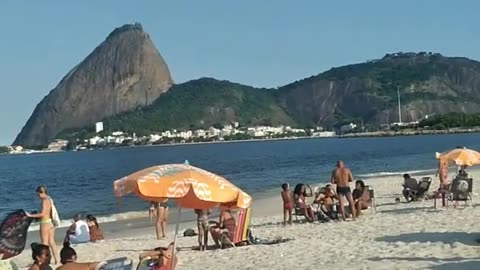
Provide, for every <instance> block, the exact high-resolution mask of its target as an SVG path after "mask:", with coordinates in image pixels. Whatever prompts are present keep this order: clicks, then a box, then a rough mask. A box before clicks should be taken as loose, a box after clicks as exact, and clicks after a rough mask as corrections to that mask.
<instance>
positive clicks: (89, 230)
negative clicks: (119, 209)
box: [63, 214, 103, 244]
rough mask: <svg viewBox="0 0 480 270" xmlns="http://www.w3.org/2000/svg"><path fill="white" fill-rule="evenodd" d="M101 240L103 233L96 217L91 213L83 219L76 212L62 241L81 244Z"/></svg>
mask: <svg viewBox="0 0 480 270" xmlns="http://www.w3.org/2000/svg"><path fill="white" fill-rule="evenodd" d="M101 240H103V233H102V231H101V229H100V226H99V225H98V222H97V218H96V217H94V216H93V215H87V218H86V220H83V219H82V215H80V214H76V215H75V216H74V217H73V223H72V225H71V226H70V227H69V228H68V230H67V234H66V236H65V239H64V241H63V242H64V243H69V244H83V243H88V242H96V241H101Z"/></svg>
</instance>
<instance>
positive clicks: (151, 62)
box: [13, 24, 173, 147]
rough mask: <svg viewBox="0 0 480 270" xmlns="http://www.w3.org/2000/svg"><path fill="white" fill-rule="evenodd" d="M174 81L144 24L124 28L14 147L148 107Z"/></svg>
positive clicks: (46, 101)
mask: <svg viewBox="0 0 480 270" xmlns="http://www.w3.org/2000/svg"><path fill="white" fill-rule="evenodd" d="M172 83H173V82H172V78H171V76H170V72H169V70H168V67H167V65H166V63H165V61H164V60H163V58H162V57H161V55H160V54H159V52H158V51H157V49H156V48H155V46H154V44H153V42H152V40H151V39H150V37H149V35H148V34H147V33H145V32H144V31H143V29H142V26H141V25H140V24H134V25H125V26H122V27H120V28H117V29H115V30H114V31H113V32H112V33H111V34H110V35H109V36H108V37H107V39H106V40H105V41H104V42H102V43H101V44H100V45H99V46H98V47H97V48H96V49H95V50H94V51H93V52H92V53H91V54H90V55H89V56H88V57H87V58H86V59H85V60H83V61H82V62H81V63H80V64H78V65H77V66H76V67H74V68H73V69H72V70H71V71H70V72H69V73H68V74H67V75H66V76H65V77H64V78H63V79H62V80H61V81H60V83H59V84H58V86H57V87H55V88H54V89H53V90H52V91H51V92H50V93H49V94H48V95H47V96H46V97H45V98H43V100H42V101H41V102H40V103H39V104H38V105H37V106H36V108H35V110H34V111H33V114H32V115H31V116H30V118H29V119H28V121H27V123H26V124H25V126H24V127H23V129H22V131H21V132H20V134H19V135H18V136H17V138H16V139H15V142H14V143H13V144H14V145H22V146H26V147H31V146H37V145H46V144H48V143H49V142H50V141H51V140H52V139H54V138H55V136H56V135H57V134H58V133H60V132H61V131H64V130H69V129H75V128H80V127H85V126H88V125H93V124H94V123H95V122H97V121H100V120H102V119H103V118H105V117H108V116H112V115H116V114H119V113H122V112H126V111H130V110H134V109H137V108H140V107H144V106H147V105H149V104H151V103H152V102H153V101H155V100H156V99H157V98H158V97H159V96H160V95H161V94H162V93H164V92H165V91H167V90H168V88H169V87H170V86H171V85H172Z"/></svg>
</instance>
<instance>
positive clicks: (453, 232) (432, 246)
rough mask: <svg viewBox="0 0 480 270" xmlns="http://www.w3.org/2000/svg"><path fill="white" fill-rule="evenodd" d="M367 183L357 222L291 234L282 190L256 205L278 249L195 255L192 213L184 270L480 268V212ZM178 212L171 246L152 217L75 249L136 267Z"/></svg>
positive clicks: (183, 244)
mask: <svg viewBox="0 0 480 270" xmlns="http://www.w3.org/2000/svg"><path fill="white" fill-rule="evenodd" d="M412 171H413V170H412ZM452 172H453V171H452ZM469 174H470V175H471V176H472V177H473V178H474V179H475V178H479V177H480V169H475V168H472V169H471V170H469ZM420 176H430V177H433V174H432V173H428V172H425V173H419V174H418V177H420ZM417 179H418V178H417ZM364 181H365V183H366V184H367V185H370V186H371V187H373V189H374V190H375V197H376V206H377V210H376V212H373V211H372V210H366V211H364V214H363V215H362V216H360V217H359V219H358V220H357V221H355V222H329V223H318V222H315V223H313V224H312V223H298V222H295V217H294V218H293V220H294V224H293V225H292V226H287V227H284V226H282V224H281V223H282V220H283V217H282V200H281V198H280V195H279V194H277V192H276V190H272V191H271V194H270V195H269V196H268V195H264V196H263V197H261V198H258V199H254V201H253V204H252V220H251V226H250V228H251V229H252V231H253V233H254V235H255V236H258V237H260V238H261V239H270V240H272V239H278V238H288V239H290V241H287V242H286V243H282V244H277V245H252V246H246V247H236V248H229V249H225V250H218V249H214V250H208V251H206V253H205V252H199V251H196V250H192V247H195V246H197V245H198V244H197V237H183V231H184V230H185V229H187V228H193V229H195V231H196V221H195V216H194V215H193V213H192V211H191V210H186V211H185V214H184V215H182V222H181V223H180V229H179V236H178V246H179V248H180V251H179V254H178V256H179V263H178V265H177V267H178V270H182V269H185V270H186V269H196V268H195V267H197V269H198V262H199V261H200V260H201V261H202V269H212V270H214V269H221V267H220V266H221V265H229V267H230V268H231V269H292V268H295V267H296V269H314V268H318V267H319V266H324V267H325V268H329V269H389V270H390V269H425V268H429V269H432V267H433V269H477V268H475V267H471V266H472V264H473V265H475V266H476V267H477V266H480V260H479V259H478V244H475V243H476V242H475V239H477V238H478V237H480V234H479V230H478V218H480V207H478V206H477V207H467V208H463V207H461V208H460V209H456V208H446V209H445V208H441V209H433V201H432V200H426V201H421V202H412V203H406V202H404V200H403V197H401V196H402V195H401V193H400V192H401V183H402V182H403V180H402V178H401V177H399V176H398V175H393V176H392V175H388V176H384V175H380V176H376V177H372V178H367V179H365V180H364ZM437 186H438V180H437V179H436V178H433V182H432V186H431V187H430V191H433V190H435V189H436V187H437ZM473 188H474V190H473V195H474V197H476V196H478V194H479V192H480V186H479V185H476V186H475V185H474V186H473ZM395 198H402V202H401V203H395ZM311 200H312V198H311V197H308V198H307V201H308V202H311ZM474 201H475V199H474ZM477 205H478V204H477ZM175 212H176V211H175V210H174V209H172V210H171V211H170V214H169V216H170V218H169V221H170V222H169V226H168V227H169V228H168V231H169V234H168V239H165V240H155V239H154V231H153V226H152V225H151V224H150V221H149V220H148V217H146V218H140V219H135V220H129V221H125V222H112V223H102V224H100V226H101V228H102V229H103V230H105V231H107V232H108V233H106V232H105V231H104V233H105V236H106V240H105V241H103V242H98V243H87V244H82V245H77V246H74V248H75V249H76V251H77V254H78V255H79V261H81V262H86V261H99V260H104V259H112V258H116V257H124V256H126V257H129V258H131V259H133V260H134V265H136V263H137V261H136V259H137V258H138V254H139V253H140V252H141V251H143V250H146V249H151V248H153V247H157V246H166V245H168V243H169V242H170V241H171V240H172V239H173V231H174V226H173V224H172V222H174V221H175V218H176V213H175ZM146 215H147V211H145V216H146ZM216 218H217V216H216V215H211V216H210V219H211V220H215V219H216ZM299 220H302V217H299ZM399 221H403V222H399ZM439 221H441V226H439ZM359 232H361V233H360V234H359ZM63 233H64V231H62V230H58V231H57V233H56V236H57V237H56V238H57V239H61V238H63V235H64V234H63ZM35 238H38V232H29V235H28V239H29V243H30V242H31V241H33V240H35ZM57 242H59V240H57ZM210 243H211V242H210ZM59 247H61V246H59ZM30 254H31V251H30V249H29V247H28V246H27V247H26V249H25V251H24V252H23V253H22V254H21V255H19V256H17V257H15V258H13V261H14V262H16V263H17V264H18V266H19V267H20V269H24V268H26V267H28V265H29V264H30V261H31V257H30ZM317 254H322V256H316V255H317ZM417 257H418V259H417ZM272 258H278V259H272ZM280 258H281V259H280ZM409 258H411V259H409ZM400 266H401V267H400ZM437 266H438V267H440V266H442V267H447V266H448V267H447V268H436V267H437ZM468 266H470V267H468Z"/></svg>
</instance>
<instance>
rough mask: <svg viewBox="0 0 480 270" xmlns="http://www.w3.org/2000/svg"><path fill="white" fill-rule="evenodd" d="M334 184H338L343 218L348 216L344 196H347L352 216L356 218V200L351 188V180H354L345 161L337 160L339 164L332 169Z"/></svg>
mask: <svg viewBox="0 0 480 270" xmlns="http://www.w3.org/2000/svg"><path fill="white" fill-rule="evenodd" d="M331 182H332V184H336V185H337V196H338V197H339V199H340V200H339V202H340V213H341V214H342V218H343V220H345V218H346V213H345V208H344V205H345V204H344V200H343V199H342V198H346V199H347V200H348V203H349V205H350V211H351V212H352V218H353V220H355V217H356V216H355V214H356V211H355V202H354V201H353V197H352V191H351V189H350V185H349V183H350V182H353V176H352V172H351V171H350V170H349V169H348V168H347V167H345V165H344V164H343V161H341V160H339V161H337V165H336V167H335V169H334V170H333V171H332V178H331Z"/></svg>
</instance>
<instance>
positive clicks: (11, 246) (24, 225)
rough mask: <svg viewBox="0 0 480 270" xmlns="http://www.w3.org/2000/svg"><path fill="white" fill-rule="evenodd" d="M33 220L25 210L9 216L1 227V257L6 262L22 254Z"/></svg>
mask: <svg viewBox="0 0 480 270" xmlns="http://www.w3.org/2000/svg"><path fill="white" fill-rule="evenodd" d="M32 220H33V219H32V218H29V217H27V214H26V213H25V211H23V210H17V211H14V212H11V213H10V214H8V215H7V216H6V217H5V219H4V220H3V221H2V223H1V225H0V257H1V260H6V259H9V258H12V257H15V256H17V255H18V254H20V253H22V251H23V249H24V248H25V244H26V242H27V233H28V227H29V226H30V224H31V223H32Z"/></svg>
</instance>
